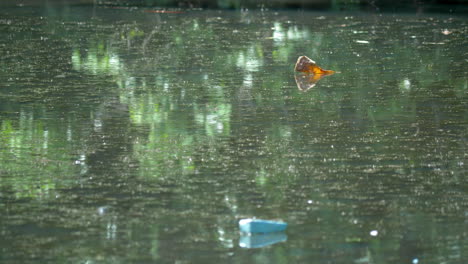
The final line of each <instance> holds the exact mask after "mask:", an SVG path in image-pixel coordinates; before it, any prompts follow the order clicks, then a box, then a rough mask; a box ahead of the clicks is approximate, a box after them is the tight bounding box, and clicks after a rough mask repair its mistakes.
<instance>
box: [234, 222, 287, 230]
mask: <svg viewBox="0 0 468 264" xmlns="http://www.w3.org/2000/svg"><path fill="white" fill-rule="evenodd" d="M287 226H288V224H287V223H285V222H281V221H271V220H262V219H242V220H240V221H239V228H240V230H241V231H242V232H245V233H271V232H281V231H284V230H286V227H287Z"/></svg>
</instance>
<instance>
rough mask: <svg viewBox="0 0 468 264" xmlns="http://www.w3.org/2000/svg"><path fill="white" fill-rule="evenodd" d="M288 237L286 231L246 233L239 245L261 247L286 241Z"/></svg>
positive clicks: (241, 237)
mask: <svg viewBox="0 0 468 264" xmlns="http://www.w3.org/2000/svg"><path fill="white" fill-rule="evenodd" d="M287 239H288V237H287V236H286V234H285V233H284V232H274V233H267V234H245V233H243V234H242V235H241V236H240V239H239V246H240V247H243V248H261V247H266V246H269V245H273V244H276V243H279V242H284V241H286V240H287Z"/></svg>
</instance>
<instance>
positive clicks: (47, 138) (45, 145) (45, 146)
mask: <svg viewBox="0 0 468 264" xmlns="http://www.w3.org/2000/svg"><path fill="white" fill-rule="evenodd" d="M48 144H49V131H48V130H44V144H43V145H42V148H43V149H47V146H48Z"/></svg>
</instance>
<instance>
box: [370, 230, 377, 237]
mask: <svg viewBox="0 0 468 264" xmlns="http://www.w3.org/2000/svg"><path fill="white" fill-rule="evenodd" d="M378 234H379V231H377V230H372V231H370V235H371V236H377V235H378Z"/></svg>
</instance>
